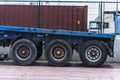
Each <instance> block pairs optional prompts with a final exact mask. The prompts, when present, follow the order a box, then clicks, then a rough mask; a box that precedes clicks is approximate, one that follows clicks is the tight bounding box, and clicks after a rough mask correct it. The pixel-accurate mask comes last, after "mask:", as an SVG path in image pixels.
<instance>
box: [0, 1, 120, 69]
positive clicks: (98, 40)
mask: <svg viewBox="0 0 120 80" xmlns="http://www.w3.org/2000/svg"><path fill="white" fill-rule="evenodd" d="M43 2H44V1H43ZM43 2H41V3H43ZM48 2H49V1H48ZM48 2H47V3H48ZM55 2H56V1H55ZM55 2H54V1H53V2H52V3H55ZM38 3H39V5H36V4H35V5H34V6H35V7H36V8H37V9H36V11H37V15H35V17H34V18H35V20H36V22H33V23H34V24H33V25H36V26H35V28H34V27H33V26H32V27H33V28H31V26H26V27H25V26H19V25H20V24H19V21H20V22H23V23H22V25H25V24H26V22H24V17H22V18H20V16H19V15H17V14H15V16H14V14H13V12H11V15H12V14H13V15H12V16H13V17H14V18H15V19H13V18H9V17H10V15H9V14H7V15H4V14H3V13H2V15H4V17H3V16H2V18H3V19H1V21H0V22H1V24H3V25H0V45H1V46H4V47H5V46H10V53H9V54H10V55H11V56H12V60H13V61H14V63H15V64H17V65H31V64H32V63H33V62H34V61H36V60H39V58H40V57H41V55H42V53H43V52H44V54H45V58H46V60H47V61H48V63H49V64H50V65H52V66H65V65H67V64H68V63H69V61H70V60H71V59H72V56H73V52H74V51H76V52H77V53H78V54H79V57H80V59H81V61H82V63H83V64H84V65H85V66H90V67H97V66H100V65H102V64H103V63H104V62H105V61H106V59H107V56H108V55H109V56H110V57H114V52H113V49H114V39H115V36H116V34H105V33H94V32H85V31H86V30H85V31H79V30H77V31H74V27H76V29H77V28H80V27H81V29H84V28H83V26H82V25H87V15H86V16H84V17H85V19H83V16H81V18H80V17H79V18H78V17H77V16H78V15H79V14H80V13H77V12H79V10H82V9H79V8H82V7H79V6H77V10H78V11H77V10H76V7H71V8H69V6H68V7H67V8H66V10H68V11H69V10H70V12H71V13H72V14H69V12H67V14H68V15H67V14H65V15H67V18H66V20H67V21H65V22H64V21H63V20H64V18H62V19H61V20H60V22H61V23H62V25H63V24H64V26H62V27H60V29H59V28H57V29H54V28H51V27H52V26H51V25H50V26H51V27H50V28H51V29H49V28H47V27H48V26H44V28H42V26H40V25H41V21H42V20H41V17H40V16H41V15H40V7H41V5H40V1H38ZM47 3H46V2H45V4H47ZM65 3H66V2H65ZM75 3H76V2H75ZM94 3H99V2H94ZM103 3H104V2H103ZM76 4H77V3H76ZM90 4H91V3H90ZM99 4H100V5H102V2H100V3H99ZM77 5H78V4H77ZM26 6H27V5H26ZM42 6H45V5H44V4H43V5H42ZM52 6H53V5H52ZM54 6H55V4H54ZM3 7H6V5H4V6H3ZM20 7H22V6H20ZM20 7H18V6H17V9H16V8H15V9H16V10H17V11H19V10H20V11H21V10H22V8H20ZM59 7H60V6H59ZM62 7H63V5H62ZM28 8H29V7H28V6H27V8H26V10H27V9H28ZM57 8H58V6H57ZM10 9H12V10H13V11H14V9H13V8H10ZM18 9H19V10H18ZM59 9H60V10H61V11H62V10H63V8H59ZM86 9H87V7H86ZM86 9H85V10H86ZM1 10H3V11H4V12H5V10H4V9H3V8H1ZM6 10H7V9H6ZM29 10H30V11H31V9H30V8H29V9H28V12H29ZM47 10H49V9H47ZM51 10H52V11H53V9H51ZM74 10H75V11H76V12H75V13H73V12H74ZM101 10H102V6H101ZM7 11H8V10H7ZM52 11H51V12H52ZM61 11H60V12H61ZM28 12H27V11H26V12H25V14H26V13H28ZM60 12H58V10H57V9H56V15H55V16H56V17H57V20H53V21H57V22H58V23H60V22H59V15H60V14H59V13H60ZM83 12H84V11H83ZM86 12H87V10H86V11H85V14H86ZM17 13H18V12H17ZM23 13H24V12H23ZM20 14H21V15H24V14H22V12H21V13H20ZM35 14H36V13H35ZM73 14H74V15H73ZM81 14H82V13H81ZM31 15H32V14H31ZM47 15H49V14H47ZM62 15H63V14H61V16H62ZM65 15H64V16H62V17H65ZM101 15H102V14H101ZM16 16H17V17H18V18H17V19H16ZM24 16H25V15H24ZM53 16H54V15H52V16H50V15H49V17H50V18H48V19H53ZM71 16H73V17H71ZM79 16H80V15H79ZM114 16H115V22H116V23H115V24H116V25H115V28H116V29H118V28H119V26H118V24H119V23H118V22H119V18H118V17H119V16H118V15H114ZM30 17H31V16H29V17H28V16H27V19H26V20H27V21H28V23H27V24H31V23H29V21H30V19H32V18H30ZM42 17H43V16H42ZM69 17H70V18H69ZM8 18H9V19H12V22H11V20H9V19H8ZM73 18H74V19H73ZM43 19H44V18H43ZM15 20H17V24H15V25H16V26H12V25H13V24H14V21H15ZM37 20H38V21H37ZM46 20H47V19H45V21H46ZM84 20H85V21H84ZM33 21H34V20H33ZM49 21H50V20H48V21H47V22H48V23H50V24H53V22H49ZM51 21H52V20H51ZM54 23H55V25H56V24H57V26H58V23H56V22H54ZM85 23H86V24H85ZM100 23H101V26H100V28H101V30H102V27H103V26H102V24H103V22H102V20H101V22H100ZM8 24H10V25H8ZM44 24H45V25H46V24H47V23H46V22H45V23H44ZM68 24H72V25H73V24H74V25H73V26H72V27H69V26H68ZM65 25H67V27H66V26H65ZM57 26H54V27H57ZM70 26H71V25H70ZM61 28H62V29H61ZM69 28H71V29H72V30H69ZM85 29H87V27H85ZM117 32H119V31H117ZM43 50H44V51H43Z"/></svg>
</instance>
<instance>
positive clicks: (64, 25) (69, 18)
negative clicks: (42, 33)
mask: <svg viewBox="0 0 120 80" xmlns="http://www.w3.org/2000/svg"><path fill="white" fill-rule="evenodd" d="M0 25H6V26H19V27H33V28H36V27H37V28H38V27H39V28H46V29H55V30H58V29H60V30H72V31H87V6H47V5H46V6H33V5H0Z"/></svg>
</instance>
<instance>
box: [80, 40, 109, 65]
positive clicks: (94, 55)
mask: <svg viewBox="0 0 120 80" xmlns="http://www.w3.org/2000/svg"><path fill="white" fill-rule="evenodd" d="M80 58H81V61H82V62H83V64H84V66H87V67H98V66H100V65H102V64H103V63H104V62H105V61H106V58H107V51H106V48H105V47H104V46H103V45H102V44H101V42H100V41H95V40H94V41H87V42H86V43H85V44H84V45H83V48H82V49H81V53H80Z"/></svg>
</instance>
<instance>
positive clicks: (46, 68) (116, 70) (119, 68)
mask: <svg viewBox="0 0 120 80" xmlns="http://www.w3.org/2000/svg"><path fill="white" fill-rule="evenodd" d="M0 80H120V63H105V64H104V65H103V66H101V67H99V68H90V67H84V66H83V65H82V64H81V63H70V64H69V65H68V66H65V67H52V66H50V65H48V64H47V63H46V62H35V63H34V64H32V65H31V66H17V65H14V64H13V63H12V62H11V61H4V62H0Z"/></svg>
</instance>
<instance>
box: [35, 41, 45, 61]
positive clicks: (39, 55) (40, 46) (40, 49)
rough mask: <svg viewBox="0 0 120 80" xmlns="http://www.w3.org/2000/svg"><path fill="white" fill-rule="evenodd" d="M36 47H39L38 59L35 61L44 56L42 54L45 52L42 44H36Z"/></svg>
mask: <svg viewBox="0 0 120 80" xmlns="http://www.w3.org/2000/svg"><path fill="white" fill-rule="evenodd" d="M36 47H37V57H36V59H35V61H36V60H39V59H40V57H41V56H42V52H43V49H42V43H40V44H39V43H38V44H36Z"/></svg>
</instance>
